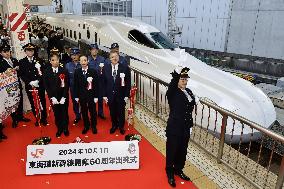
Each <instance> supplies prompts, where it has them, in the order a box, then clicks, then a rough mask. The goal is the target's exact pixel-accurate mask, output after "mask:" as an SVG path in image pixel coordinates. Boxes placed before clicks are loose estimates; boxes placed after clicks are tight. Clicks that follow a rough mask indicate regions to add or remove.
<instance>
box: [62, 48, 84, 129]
mask: <svg viewBox="0 0 284 189" xmlns="http://www.w3.org/2000/svg"><path fill="white" fill-rule="evenodd" d="M79 54H80V51H79V49H78V48H77V47H74V48H72V49H71V58H72V62H68V63H67V64H66V65H65V68H66V70H67V71H68V73H69V75H68V76H69V86H70V93H71V98H72V103H73V111H74V113H75V116H76V118H75V120H74V124H76V123H78V122H79V121H80V120H81V114H80V110H79V104H78V102H76V100H75V97H74V73H75V70H76V69H78V68H81V65H80V62H79Z"/></svg>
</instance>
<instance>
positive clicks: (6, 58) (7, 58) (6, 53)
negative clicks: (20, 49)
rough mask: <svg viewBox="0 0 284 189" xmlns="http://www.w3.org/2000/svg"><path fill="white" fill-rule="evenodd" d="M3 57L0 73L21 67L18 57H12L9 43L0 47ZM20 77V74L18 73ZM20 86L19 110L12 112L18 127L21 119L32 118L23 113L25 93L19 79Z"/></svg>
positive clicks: (15, 124) (14, 124) (15, 125)
mask: <svg viewBox="0 0 284 189" xmlns="http://www.w3.org/2000/svg"><path fill="white" fill-rule="evenodd" d="M0 52H1V59H0V73H2V72H5V71H6V70H7V69H9V68H16V69H19V62H18V60H17V59H15V58H12V57H11V48H10V46H9V45H6V44H4V45H2V46H1V47H0ZM18 77H19V75H18ZM19 88H20V102H19V106H18V108H17V110H16V111H15V112H14V113H12V114H11V116H12V120H13V122H12V127H13V128H16V127H17V126H18V122H19V121H23V122H29V121H30V119H28V118H25V117H24V114H23V93H22V84H21V81H20V79H19Z"/></svg>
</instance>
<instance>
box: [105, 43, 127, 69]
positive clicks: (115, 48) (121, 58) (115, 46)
mask: <svg viewBox="0 0 284 189" xmlns="http://www.w3.org/2000/svg"><path fill="white" fill-rule="evenodd" d="M110 50H111V51H116V52H117V53H118V55H119V63H120V64H127V60H126V58H125V56H121V53H120V52H119V45H118V43H113V44H111V46H110ZM107 62H108V63H111V61H110V60H109V59H108V60H107Z"/></svg>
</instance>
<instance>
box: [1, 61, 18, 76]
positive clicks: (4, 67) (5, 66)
mask: <svg viewBox="0 0 284 189" xmlns="http://www.w3.org/2000/svg"><path fill="white" fill-rule="evenodd" d="M11 61H12V63H13V65H9V63H8V62H7V61H6V60H5V59H4V58H3V57H1V58H0V73H2V72H5V71H6V70H7V69H8V68H15V67H16V66H19V62H18V60H17V59H15V58H11Z"/></svg>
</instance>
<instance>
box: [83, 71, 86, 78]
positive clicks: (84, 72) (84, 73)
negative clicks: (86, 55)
mask: <svg viewBox="0 0 284 189" xmlns="http://www.w3.org/2000/svg"><path fill="white" fill-rule="evenodd" d="M83 75H84V77H85V78H86V70H83Z"/></svg>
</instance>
